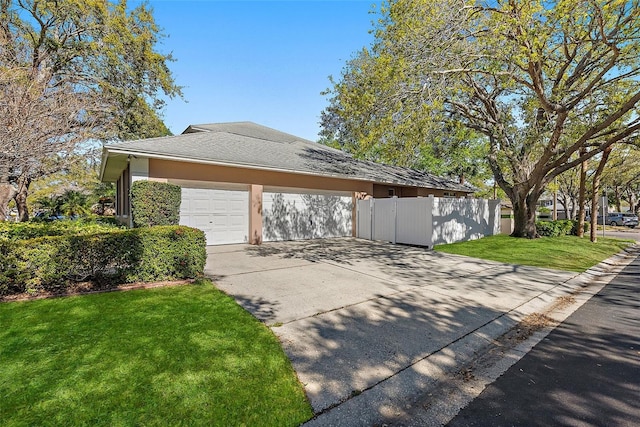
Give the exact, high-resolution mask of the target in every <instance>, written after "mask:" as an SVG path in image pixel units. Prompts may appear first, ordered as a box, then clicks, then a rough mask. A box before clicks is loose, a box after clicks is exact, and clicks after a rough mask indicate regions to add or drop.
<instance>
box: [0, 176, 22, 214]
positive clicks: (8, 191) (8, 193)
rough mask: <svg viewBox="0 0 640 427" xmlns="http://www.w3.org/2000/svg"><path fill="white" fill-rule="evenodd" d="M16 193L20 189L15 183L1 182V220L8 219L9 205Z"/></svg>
mask: <svg viewBox="0 0 640 427" xmlns="http://www.w3.org/2000/svg"><path fill="white" fill-rule="evenodd" d="M16 194H18V189H17V187H16V186H15V185H14V184H9V183H2V184H0V221H6V219H7V216H8V214H9V212H8V211H7V207H8V205H9V202H10V201H11V199H13V198H14V197H16Z"/></svg>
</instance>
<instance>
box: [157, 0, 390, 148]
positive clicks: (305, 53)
mask: <svg viewBox="0 0 640 427" xmlns="http://www.w3.org/2000/svg"><path fill="white" fill-rule="evenodd" d="M374 4H376V10H377V7H378V6H377V5H378V4H379V2H376V1H375V0H364V1H329V0H325V1H304V0H299V1H295V0H289V1H270V0H263V1H217V0H210V1H205V0H200V1H179V0H151V1H150V5H151V6H152V8H153V9H154V16H155V19H156V22H157V23H158V24H159V25H160V26H161V27H162V28H163V29H164V33H165V34H166V35H167V36H168V38H166V39H165V40H164V41H163V42H162V45H161V46H160V47H159V49H160V50H161V51H162V52H165V53H166V52H173V55H174V57H175V59H176V62H173V63H171V64H170V68H171V70H172V71H173V73H174V76H175V78H176V82H177V83H178V84H179V85H181V86H184V90H183V92H184V98H185V101H186V102H185V101H183V100H180V99H174V100H170V101H169V102H168V105H167V107H166V108H165V110H164V120H165V123H166V124H167V126H168V127H169V128H170V129H171V131H172V132H173V133H174V134H177V133H181V132H182V131H183V130H184V129H185V128H186V127H187V126H188V125H189V124H197V123H215V122H228V121H245V120H248V121H253V122H256V123H259V124H263V125H265V126H269V127H272V128H275V129H278V130H281V131H284V132H288V133H291V134H294V135H297V136H300V137H303V138H307V139H310V140H313V141H315V140H317V139H318V132H319V129H320V126H319V124H318V122H319V119H320V118H319V117H320V112H321V111H322V110H323V109H324V107H325V106H326V105H327V100H326V97H325V96H322V95H320V92H321V91H323V90H325V89H326V88H327V87H329V79H328V76H329V75H333V76H335V77H338V76H339V75H340V71H341V69H342V68H343V66H344V64H345V62H346V61H347V60H348V59H350V58H351V57H352V56H353V54H354V53H355V52H356V51H358V50H359V49H361V48H362V47H364V46H367V45H369V44H370V43H371V41H372V39H373V37H372V35H371V34H369V31H370V30H371V28H372V25H371V22H372V20H374V19H375V18H376V16H375V15H374V14H371V13H370V11H371V10H373V8H374Z"/></svg>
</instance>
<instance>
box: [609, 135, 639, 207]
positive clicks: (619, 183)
mask: <svg viewBox="0 0 640 427" xmlns="http://www.w3.org/2000/svg"><path fill="white" fill-rule="evenodd" d="M602 182H603V184H604V185H605V186H606V187H607V188H608V189H609V190H610V192H609V194H610V196H612V197H610V198H611V199H612V200H613V202H614V203H615V204H616V210H617V211H618V212H622V211H623V209H622V206H621V205H622V201H626V202H627V203H629V210H631V211H636V210H637V209H636V208H637V201H638V189H639V188H640V148H639V147H637V146H634V145H628V146H620V147H617V148H616V149H614V150H613V152H612V153H611V156H610V158H609V162H608V163H607V166H606V168H605V170H604V172H603V174H602Z"/></svg>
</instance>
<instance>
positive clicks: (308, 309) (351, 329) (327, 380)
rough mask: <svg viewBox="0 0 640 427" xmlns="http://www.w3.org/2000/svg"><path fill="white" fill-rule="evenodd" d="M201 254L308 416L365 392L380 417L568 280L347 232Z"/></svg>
mask: <svg viewBox="0 0 640 427" xmlns="http://www.w3.org/2000/svg"><path fill="white" fill-rule="evenodd" d="M208 254H209V256H208V261H207V266H206V268H205V274H207V275H208V276H209V277H211V278H212V279H213V280H214V282H215V283H216V284H217V286H218V287H219V288H221V289H222V290H224V291H225V292H227V293H228V294H230V295H232V296H233V297H234V298H235V299H236V300H237V301H238V303H239V304H241V305H242V306H243V307H245V308H246V309H247V310H248V311H250V312H251V313H253V314H254V315H255V316H256V317H257V318H258V319H260V320H262V321H264V322H265V323H266V324H267V325H269V326H271V327H272V329H273V331H274V332H275V333H276V335H277V336H278V337H279V338H280V340H281V342H282V344H283V347H284V349H285V351H286V353H287V354H288V356H289V357H290V359H291V361H292V363H293V366H294V368H295V369H296V371H297V373H298V376H299V378H300V381H301V382H302V383H303V384H304V386H305V389H306V392H307V395H308V397H309V399H310V401H311V404H312V406H313V409H314V411H315V413H316V414H326V413H328V412H331V411H333V412H339V411H340V407H345V408H346V407H347V406H346V405H343V404H344V403H345V402H348V401H349V400H351V399H352V398H354V397H356V396H359V395H361V394H364V393H365V392H366V393H367V394H369V395H371V396H373V395H374V394H375V393H377V394H378V397H377V398H376V401H378V402H380V404H379V405H377V407H376V408H372V410H374V412H376V414H373V415H380V416H385V415H386V413H387V412H389V411H392V410H393V408H394V405H399V404H400V405H401V404H402V401H403V399H408V398H410V397H411V395H413V394H416V393H420V390H423V389H424V388H425V386H427V385H428V384H429V383H431V382H433V381H435V378H436V377H437V376H438V375H439V374H441V373H442V372H445V371H447V370H450V369H454V368H455V366H457V364H458V363H459V362H460V361H461V360H465V358H469V357H471V356H472V355H473V353H474V352H475V351H477V350H478V349H479V348H481V347H482V346H484V345H486V344H487V343H488V342H489V341H491V340H492V339H494V338H496V337H497V336H499V335H501V334H502V333H503V332H505V331H506V330H508V329H509V328H511V327H512V326H513V325H515V324H516V323H517V322H518V321H519V320H521V318H522V317H523V316H524V315H526V314H529V313H531V312H533V311H536V310H538V309H540V308H541V307H544V306H548V305H550V304H551V303H552V302H553V301H555V300H556V298H557V297H559V296H562V295H565V294H566V293H568V292H569V291H570V290H571V286H569V283H568V281H570V280H571V279H572V278H574V276H576V274H575V273H569V272H562V271H555V270H546V269H539V268H533V267H522V266H513V265H507V264H502V263H497V262H491V261H484V260H478V259H474V258H468V257H461V256H456V255H448V254H442V253H437V252H433V251H430V250H426V249H423V248H416V247H409V246H402V245H391V244H387V243H380V242H370V241H365V240H358V239H351V238H344V239H330V240H311V241H298V242H278V243H266V244H263V245H262V246H248V245H233V246H218V247H209V248H208ZM352 415H353V414H352ZM373 415H372V416H373ZM373 419H376V418H375V416H373V418H370V420H373ZM363 422H364V424H366V423H367V421H363ZM320 424H322V423H320Z"/></svg>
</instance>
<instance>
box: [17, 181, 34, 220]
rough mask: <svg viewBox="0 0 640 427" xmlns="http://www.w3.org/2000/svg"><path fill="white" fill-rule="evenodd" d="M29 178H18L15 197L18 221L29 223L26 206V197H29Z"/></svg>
mask: <svg viewBox="0 0 640 427" xmlns="http://www.w3.org/2000/svg"><path fill="white" fill-rule="evenodd" d="M30 185H31V178H27V177H24V176H21V177H20V178H18V192H17V194H16V196H15V198H14V199H15V201H16V207H17V208H18V221H20V222H26V221H29V207H28V206H27V196H28V195H29V186H30Z"/></svg>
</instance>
